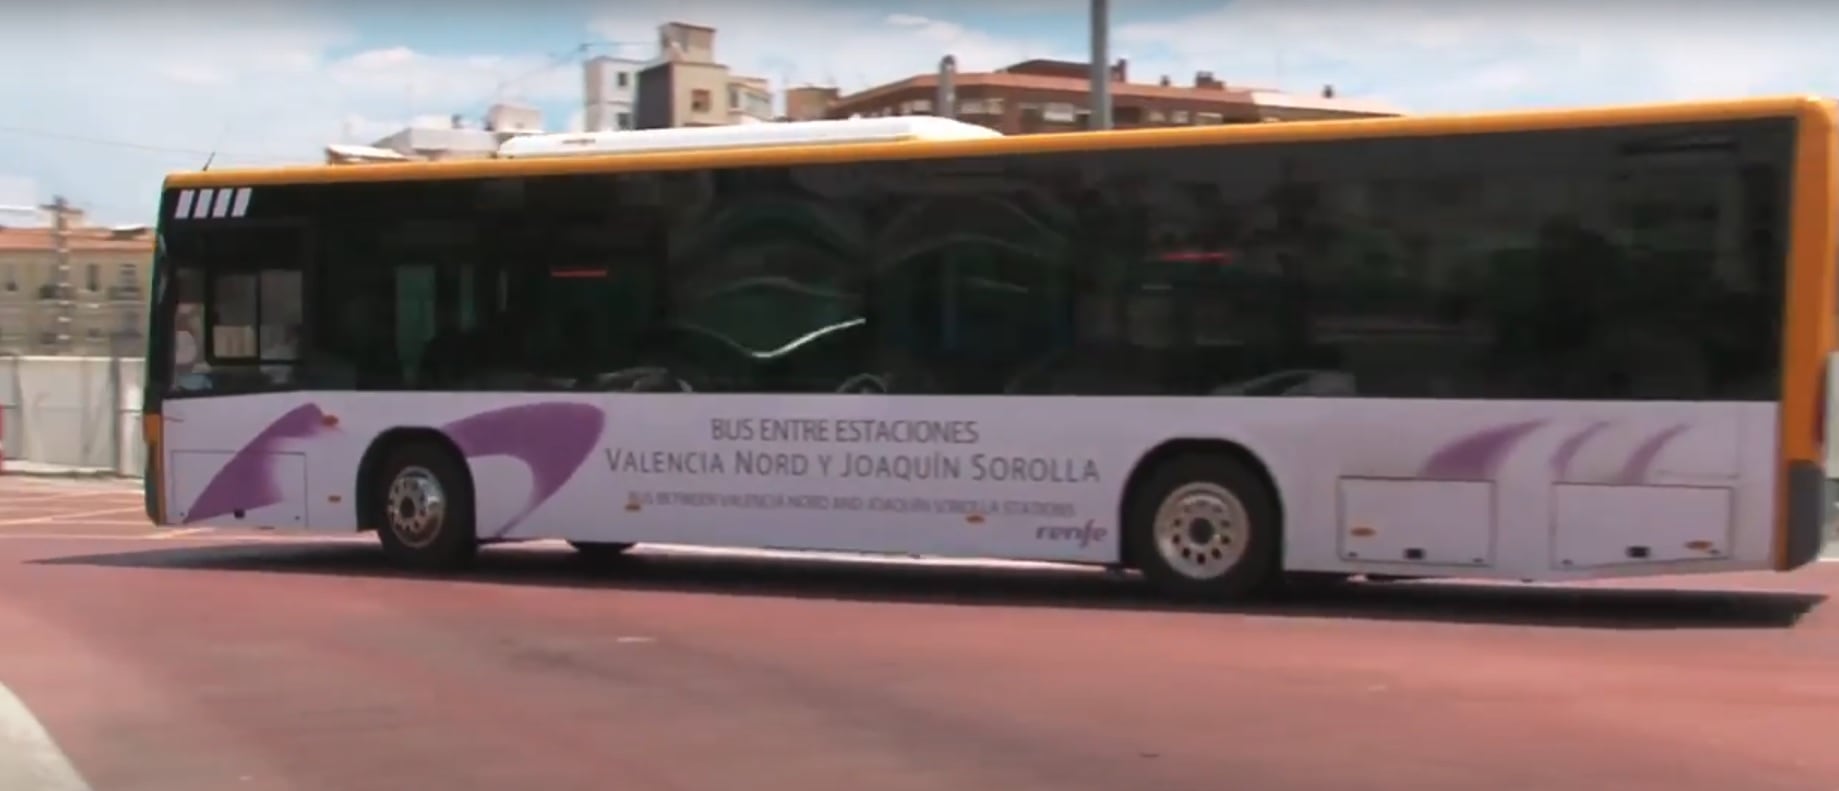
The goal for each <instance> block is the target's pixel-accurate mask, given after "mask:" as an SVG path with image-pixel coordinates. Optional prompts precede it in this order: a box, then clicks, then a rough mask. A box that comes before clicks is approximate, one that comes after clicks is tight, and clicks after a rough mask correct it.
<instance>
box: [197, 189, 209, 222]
mask: <svg viewBox="0 0 1839 791" xmlns="http://www.w3.org/2000/svg"><path fill="white" fill-rule="evenodd" d="M192 206H193V209H192V219H194V220H202V219H204V218H205V217H207V216H210V213H211V190H198V202H197V203H194V204H192Z"/></svg>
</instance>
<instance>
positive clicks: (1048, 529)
mask: <svg viewBox="0 0 1839 791" xmlns="http://www.w3.org/2000/svg"><path fill="white" fill-rule="evenodd" d="M1110 534H1111V531H1110V530H1107V529H1105V528H1102V527H1099V526H1098V525H1097V524H1095V523H1093V521H1092V520H1090V519H1087V520H1086V523H1085V524H1083V525H1077V526H1075V525H1048V526H1044V527H1037V528H1035V529H1034V537H1035V538H1036V539H1039V540H1041V541H1076V542H1078V543H1079V548H1080V549H1084V548H1086V547H1089V546H1091V545H1093V544H1096V543H1098V542H1100V541H1103V540H1105V536H1108V535H1110Z"/></svg>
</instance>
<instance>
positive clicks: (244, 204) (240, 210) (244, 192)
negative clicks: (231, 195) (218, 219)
mask: <svg viewBox="0 0 1839 791" xmlns="http://www.w3.org/2000/svg"><path fill="white" fill-rule="evenodd" d="M250 191H251V190H250V189H249V188H248V187H244V188H242V189H239V190H237V191H236V202H235V203H232V204H230V216H231V217H241V216H243V215H245V214H248V213H249V193H250Z"/></svg>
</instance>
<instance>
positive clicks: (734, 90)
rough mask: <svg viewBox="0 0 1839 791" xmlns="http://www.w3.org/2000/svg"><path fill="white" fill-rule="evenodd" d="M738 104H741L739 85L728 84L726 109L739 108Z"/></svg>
mask: <svg viewBox="0 0 1839 791" xmlns="http://www.w3.org/2000/svg"><path fill="white" fill-rule="evenodd" d="M740 106H741V86H739V85H730V86H728V109H730V110H734V109H739V108H740Z"/></svg>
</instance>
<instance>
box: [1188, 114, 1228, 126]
mask: <svg viewBox="0 0 1839 791" xmlns="http://www.w3.org/2000/svg"><path fill="white" fill-rule="evenodd" d="M1194 123H1197V124H1223V123H1226V116H1225V115H1224V114H1222V113H1195V114H1194Z"/></svg>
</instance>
